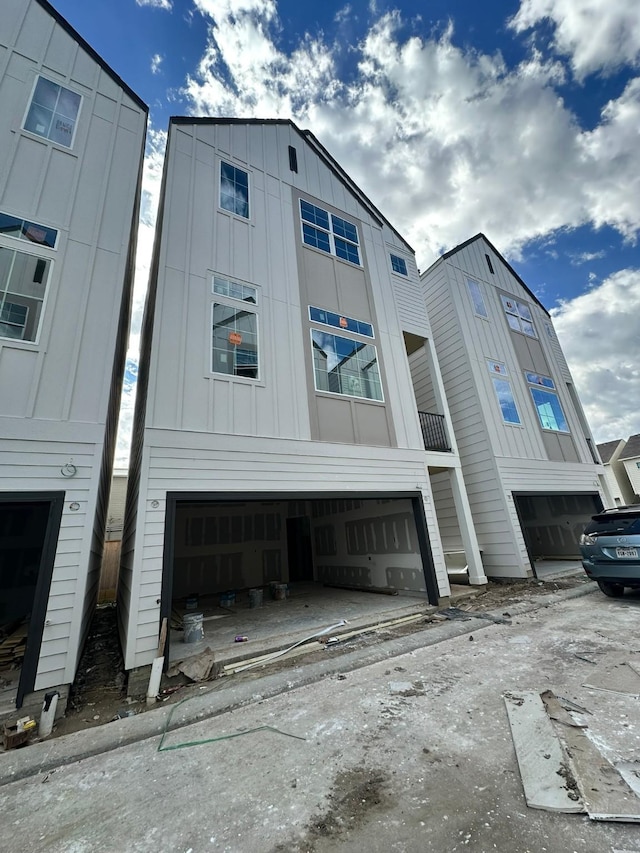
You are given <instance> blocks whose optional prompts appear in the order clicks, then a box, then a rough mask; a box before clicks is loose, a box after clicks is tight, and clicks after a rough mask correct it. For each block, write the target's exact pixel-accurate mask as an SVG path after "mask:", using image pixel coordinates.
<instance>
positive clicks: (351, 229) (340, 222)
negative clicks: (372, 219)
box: [331, 214, 358, 243]
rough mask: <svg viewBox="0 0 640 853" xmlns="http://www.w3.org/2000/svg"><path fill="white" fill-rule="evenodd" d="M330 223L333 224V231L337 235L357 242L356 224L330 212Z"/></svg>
mask: <svg viewBox="0 0 640 853" xmlns="http://www.w3.org/2000/svg"><path fill="white" fill-rule="evenodd" d="M331 223H332V225H333V233H334V234H337V235H338V236H339V237H344V239H345V240H350V241H351V242H352V243H357V242H358V232H357V230H356V226H355V225H352V224H351V222H347V220H346V219H340V217H339V216H334V215H333V214H331Z"/></svg>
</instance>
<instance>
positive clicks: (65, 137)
mask: <svg viewBox="0 0 640 853" xmlns="http://www.w3.org/2000/svg"><path fill="white" fill-rule="evenodd" d="M81 102H82V98H81V96H80V95H78V94H77V93H76V92H72V91H71V89H65V87H64V86H60V85H59V84H58V83H54V82H53V81H51V80H47V79H46V78H45V77H38V80H37V82H36V86H35V89H34V90H33V96H32V98H31V104H30V105H29V111H28V112H27V117H26V118H25V121H24V129H25V130H28V131H29V132H30V133H35V134H37V136H42V137H44V138H45V139H50V140H51V141H52V142H57V143H58V144H60V145H64V146H65V147H66V148H71V146H72V145H73V137H74V134H75V129H76V122H77V120H78V113H79V111H80V103H81Z"/></svg>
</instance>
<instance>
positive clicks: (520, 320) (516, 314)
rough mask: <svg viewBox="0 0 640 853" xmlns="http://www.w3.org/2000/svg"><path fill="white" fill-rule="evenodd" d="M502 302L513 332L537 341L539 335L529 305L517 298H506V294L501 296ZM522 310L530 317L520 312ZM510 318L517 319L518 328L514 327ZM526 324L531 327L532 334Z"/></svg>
mask: <svg viewBox="0 0 640 853" xmlns="http://www.w3.org/2000/svg"><path fill="white" fill-rule="evenodd" d="M500 300H501V302H502V309H503V311H504V313H505V315H506V317H507V323H508V325H509V328H510V329H511V331H512V332H519V333H520V334H521V335H526V336H527V337H528V338H535V339H536V340H537V339H538V333H537V331H536V327H535V324H534V322H533V314H532V312H531V308H530V307H529V305H528V304H527V303H526V302H520V300H518V299H516V298H515V296H506V295H505V294H504V293H501V294H500ZM508 303H511V304H512V305H513V306H514V308H511V307H510V306H509V304H508ZM521 308H524V310H525V312H526V314H528V315H529V316H528V317H527V316H525V314H524V313H521V312H520V309H521ZM514 309H515V310H514ZM509 317H513V318H514V319H515V321H516V323H517V326H514V325H513V323H512V322H511V321H510V320H509ZM524 323H528V325H529V326H531V332H528V331H526V329H525V328H524V325H523V324H524Z"/></svg>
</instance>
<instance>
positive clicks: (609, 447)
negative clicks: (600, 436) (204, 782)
mask: <svg viewBox="0 0 640 853" xmlns="http://www.w3.org/2000/svg"><path fill="white" fill-rule="evenodd" d="M621 441H622V439H621V438H616V439H615V440H614V441H605V442H604V444H596V447H597V448H598V453H599V454H600V459H602V462H603V464H604V465H606V464H607V462H608V461H609V460H610V459H611V457H612V456H613V454H614V453H615V452H616V447H617V446H618V445H619V444H620V442H621Z"/></svg>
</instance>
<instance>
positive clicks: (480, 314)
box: [467, 278, 489, 320]
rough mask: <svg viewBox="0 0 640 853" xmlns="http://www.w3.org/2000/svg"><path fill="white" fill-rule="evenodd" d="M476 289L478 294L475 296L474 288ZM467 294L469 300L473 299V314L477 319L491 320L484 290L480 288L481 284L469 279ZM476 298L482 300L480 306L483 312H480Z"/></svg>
mask: <svg viewBox="0 0 640 853" xmlns="http://www.w3.org/2000/svg"><path fill="white" fill-rule="evenodd" d="M474 287H475V288H476V293H475V294H474V291H473V288H474ZM467 293H468V294H469V298H470V299H471V305H472V307H473V313H474V314H475V315H476V317H481V318H482V319H483V320H488V319H489V312H488V311H487V304H486V302H485V301H484V294H483V292H482V289H481V288H480V283H479V282H477V281H474V280H473V279H472V278H468V279H467ZM476 296H477V297H478V299H479V300H480V304H481V305H482V311H479V310H478V307H479V306H478V302H477V301H476Z"/></svg>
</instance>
